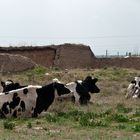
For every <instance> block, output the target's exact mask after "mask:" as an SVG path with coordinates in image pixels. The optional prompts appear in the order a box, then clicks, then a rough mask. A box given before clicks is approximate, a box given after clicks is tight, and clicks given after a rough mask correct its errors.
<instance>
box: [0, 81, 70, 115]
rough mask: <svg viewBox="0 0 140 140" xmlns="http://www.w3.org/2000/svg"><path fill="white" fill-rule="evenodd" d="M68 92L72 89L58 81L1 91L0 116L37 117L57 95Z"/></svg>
mask: <svg viewBox="0 0 140 140" xmlns="http://www.w3.org/2000/svg"><path fill="white" fill-rule="evenodd" d="M68 93H70V90H69V89H68V88H67V87H66V86H65V85H64V84H62V83H57V82H52V83H50V84H48V85H45V86H38V85H37V86H36V85H29V86H26V87H23V88H20V89H16V90H12V91H8V92H5V93H4V92H3V93H0V117H1V118H9V117H19V116H23V117H37V116H38V115H39V114H41V112H43V111H47V109H48V108H49V106H50V105H51V104H52V103H53V101H54V99H55V97H56V96H61V95H63V94H68Z"/></svg>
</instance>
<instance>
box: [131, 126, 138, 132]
mask: <svg viewBox="0 0 140 140" xmlns="http://www.w3.org/2000/svg"><path fill="white" fill-rule="evenodd" d="M132 129H133V130H134V131H135V132H140V124H136V125H135V126H134V127H133V128H132Z"/></svg>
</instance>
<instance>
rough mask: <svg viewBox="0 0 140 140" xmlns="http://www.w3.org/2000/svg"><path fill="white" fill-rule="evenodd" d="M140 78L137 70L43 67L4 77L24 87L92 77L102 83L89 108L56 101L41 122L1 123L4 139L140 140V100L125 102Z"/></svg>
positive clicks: (0, 129) (18, 120)
mask: <svg viewBox="0 0 140 140" xmlns="http://www.w3.org/2000/svg"><path fill="white" fill-rule="evenodd" d="M45 73H49V75H45ZM139 74H140V72H139V71H138V70H134V69H119V68H103V69H95V70H92V69H88V70H87V69H83V70H82V69H75V70H69V71H68V72H65V71H63V70H60V69H58V68H53V69H47V68H45V67H41V66H38V67H36V68H35V69H33V70H29V71H26V72H22V73H16V74H13V73H10V74H4V75H3V74H1V79H2V80H7V79H12V80H13V81H16V82H20V83H21V84H23V85H24V84H41V85H44V84H47V83H50V82H52V79H53V78H58V79H59V80H60V81H62V82H65V83H67V82H70V81H75V80H78V79H84V78H85V77H86V76H87V75H91V76H94V77H97V78H98V79H99V80H98V82H97V85H98V86H99V87H100V89H101V93H100V94H93V95H92V98H91V101H92V104H89V105H88V106H79V105H75V104H73V103H71V102H70V101H63V102H60V101H56V102H54V104H52V105H51V107H50V108H49V110H48V112H47V113H46V114H45V115H44V116H40V117H38V118H11V119H0V133H1V135H0V139H2V140H11V139H14V140H20V139H24V140H28V139H31V140H40V139H41V140H46V139H49V140H54V139H61V140H65V139H72V140H78V139H81V140H85V139H89V140H113V139H115V140H139V138H140V108H139V106H140V102H139V99H138V100H134V99H125V94H126V88H127V86H128V84H129V82H130V81H131V80H132V79H133V77H135V76H136V75H139Z"/></svg>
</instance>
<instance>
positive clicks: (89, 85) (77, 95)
mask: <svg viewBox="0 0 140 140" xmlns="http://www.w3.org/2000/svg"><path fill="white" fill-rule="evenodd" d="M97 81H98V79H97V78H92V77H91V76H87V77H86V78H85V79H84V80H77V81H75V82H70V83H67V84H66V87H67V88H69V89H70V91H72V92H73V96H72V101H73V102H75V103H80V104H81V105H83V104H85V105H86V104H87V103H88V102H89V100H90V98H91V96H90V93H99V92H100V89H99V88H98V87H97V86H96V82H97Z"/></svg>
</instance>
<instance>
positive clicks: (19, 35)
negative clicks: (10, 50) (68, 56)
mask: <svg viewBox="0 0 140 140" xmlns="http://www.w3.org/2000/svg"><path fill="white" fill-rule="evenodd" d="M61 43H82V44H86V45H90V46H91V48H92V50H93V51H94V53H95V54H96V55H98V54H105V50H108V53H109V54H117V52H119V53H120V54H125V52H127V51H128V52H129V51H131V52H133V53H137V52H140V0H0V46H9V45H50V44H61Z"/></svg>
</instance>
